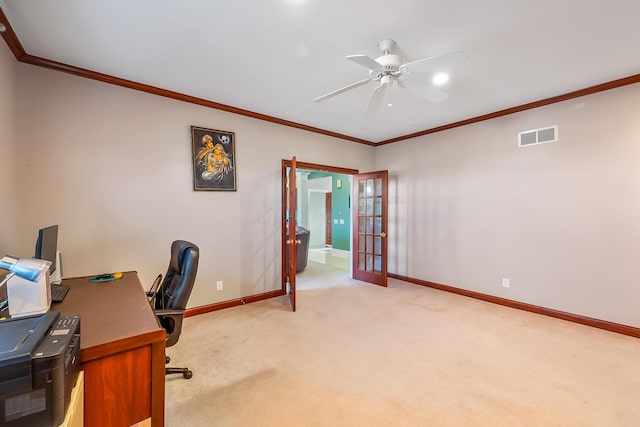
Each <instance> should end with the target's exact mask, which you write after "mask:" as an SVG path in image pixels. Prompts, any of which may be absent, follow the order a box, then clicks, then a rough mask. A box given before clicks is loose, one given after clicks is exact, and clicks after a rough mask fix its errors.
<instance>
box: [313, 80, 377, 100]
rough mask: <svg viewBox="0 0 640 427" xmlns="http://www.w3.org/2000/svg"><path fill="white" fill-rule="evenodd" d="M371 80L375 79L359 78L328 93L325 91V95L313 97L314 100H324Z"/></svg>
mask: <svg viewBox="0 0 640 427" xmlns="http://www.w3.org/2000/svg"><path fill="white" fill-rule="evenodd" d="M372 80H375V79H364V80H360V81H359V82H355V83H352V84H350V85H348V86H345V87H342V88H340V89H338V90H334V91H333V92H329V93H327V94H325V95H322V96H319V97H317V98H316V99H314V102H320V101H324V100H325V99H328V98H331V97H332V96H336V95H339V94H341V93H343V92H346V91H348V90H350V89H354V88H357V87H358V86H362V85H365V84H367V83H369V82H370V81H372Z"/></svg>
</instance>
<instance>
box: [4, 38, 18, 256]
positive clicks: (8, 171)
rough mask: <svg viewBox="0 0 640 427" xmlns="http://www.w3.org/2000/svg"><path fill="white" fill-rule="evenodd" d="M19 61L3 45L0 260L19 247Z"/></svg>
mask: <svg viewBox="0 0 640 427" xmlns="http://www.w3.org/2000/svg"><path fill="white" fill-rule="evenodd" d="M15 85H16V60H15V57H14V56H13V54H12V53H11V51H10V50H9V48H8V47H7V45H6V43H4V42H0V184H1V188H2V192H1V194H0V257H2V256H4V255H5V254H7V253H10V254H14V253H15V251H14V250H15V246H16V244H17V241H18V240H17V231H16V229H17V227H18V224H17V218H18V216H17V206H16V167H15V160H16V157H15V156H16V154H15V149H16V135H15V129H16V128H15V107H16V106H15V101H16V98H15Z"/></svg>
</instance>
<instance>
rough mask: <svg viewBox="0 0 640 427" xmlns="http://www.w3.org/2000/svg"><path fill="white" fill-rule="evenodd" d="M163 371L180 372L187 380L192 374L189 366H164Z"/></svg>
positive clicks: (167, 372)
mask: <svg viewBox="0 0 640 427" xmlns="http://www.w3.org/2000/svg"><path fill="white" fill-rule="evenodd" d="M164 373H165V375H169V374H182V376H183V377H184V378H185V379H187V380H188V379H189V378H191V377H192V376H193V372H192V371H191V369H189V368H165V370H164Z"/></svg>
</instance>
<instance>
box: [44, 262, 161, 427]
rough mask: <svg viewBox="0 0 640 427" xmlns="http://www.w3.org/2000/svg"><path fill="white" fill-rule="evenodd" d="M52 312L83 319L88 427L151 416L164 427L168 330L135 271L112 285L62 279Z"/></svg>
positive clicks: (122, 424)
mask: <svg viewBox="0 0 640 427" xmlns="http://www.w3.org/2000/svg"><path fill="white" fill-rule="evenodd" d="M63 284H65V285H67V286H69V287H70V288H71V289H69V292H68V293H67V296H66V297H65V299H64V301H63V302H61V303H59V304H52V305H51V310H52V311H59V312H60V313H61V314H63V315H64V314H78V315H80V362H81V364H82V369H83V370H84V382H85V389H84V425H85V427H92V426H105V427H129V426H131V425H133V424H136V423H138V422H140V421H143V420H145V419H148V418H149V417H151V425H152V426H163V425H164V381H165V374H164V368H165V366H164V365H165V353H164V350H165V337H166V334H165V331H164V329H162V328H160V326H158V323H157V321H156V317H155V315H154V314H153V310H152V309H151V306H150V305H149V302H148V300H147V297H146V295H145V293H144V289H143V288H142V286H141V284H140V279H138V274H137V273H136V272H135V271H131V272H126V273H124V276H123V278H122V279H118V280H114V281H111V282H99V283H93V282H89V277H78V278H73V279H65V280H63Z"/></svg>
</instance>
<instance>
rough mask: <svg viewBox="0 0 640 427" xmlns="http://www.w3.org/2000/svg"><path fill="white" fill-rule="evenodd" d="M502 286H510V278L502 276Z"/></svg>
mask: <svg viewBox="0 0 640 427" xmlns="http://www.w3.org/2000/svg"><path fill="white" fill-rule="evenodd" d="M502 287H503V288H510V287H511V280H509V279H506V278H502Z"/></svg>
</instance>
